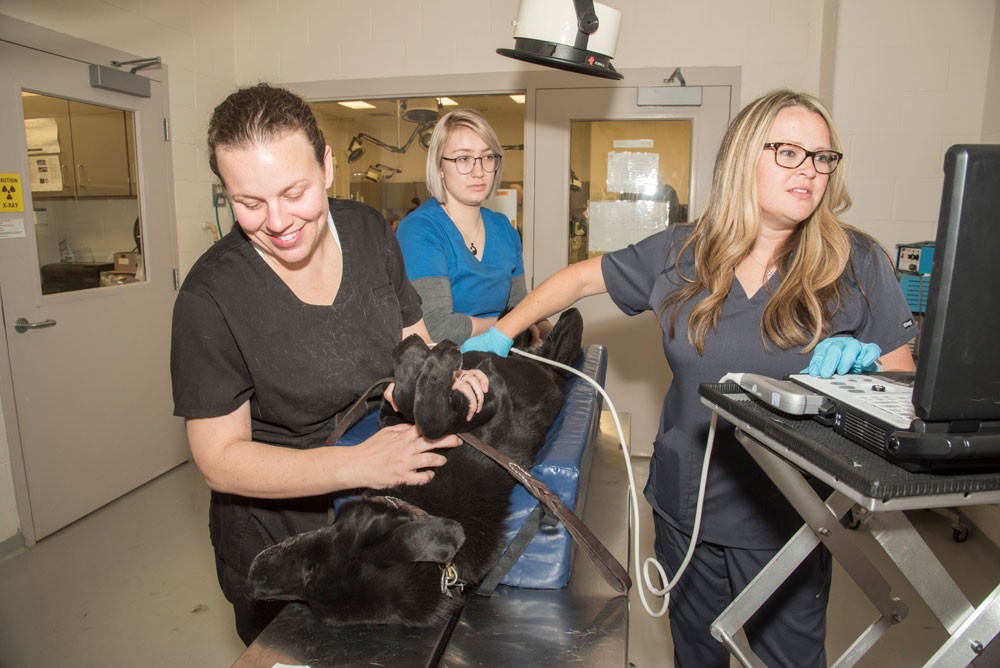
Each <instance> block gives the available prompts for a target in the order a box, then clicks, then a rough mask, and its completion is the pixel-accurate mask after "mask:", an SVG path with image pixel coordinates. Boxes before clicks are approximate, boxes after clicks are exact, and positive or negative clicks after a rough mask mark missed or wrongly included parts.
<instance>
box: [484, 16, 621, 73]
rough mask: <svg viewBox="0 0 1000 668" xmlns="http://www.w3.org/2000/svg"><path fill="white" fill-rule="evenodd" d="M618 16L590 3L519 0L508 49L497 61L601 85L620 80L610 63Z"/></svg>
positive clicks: (616, 43) (619, 23) (618, 23)
mask: <svg viewBox="0 0 1000 668" xmlns="http://www.w3.org/2000/svg"><path fill="white" fill-rule="evenodd" d="M621 18H622V15H621V12H619V11H617V10H615V9H612V8H611V7H607V6H605V5H602V4H600V3H598V2H594V1H593V0H521V4H520V6H519V7H518V11H517V19H516V20H515V21H514V48H513V49H497V53H499V54H500V55H501V56H507V57H508V58H514V59H516V60H523V61H526V62H529V63H534V64H536V65H545V66H546V67H554V68H556V69H560V70H568V71H570V72H577V73H579V74H588V75H590V76H595V77H602V78H604V79H622V78H624V77H623V75H622V74H620V73H619V72H618V71H617V70H615V68H614V66H613V65H612V64H611V59H612V58H614V56H615V47H616V46H617V45H618V31H619V28H620V27H621Z"/></svg>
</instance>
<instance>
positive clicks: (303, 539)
mask: <svg viewBox="0 0 1000 668" xmlns="http://www.w3.org/2000/svg"><path fill="white" fill-rule="evenodd" d="M464 541H465V532H464V531H463V529H462V526H461V525H460V524H459V523H458V522H455V521H453V520H449V519H445V518H442V517H434V516H431V515H428V514H427V513H424V512H423V511H421V510H420V509H419V508H416V507H414V506H412V505H410V504H408V503H405V502H403V501H401V500H399V499H395V498H392V497H367V498H361V499H356V500H352V501H348V502H345V503H344V504H342V505H341V507H340V509H339V511H338V512H337V520H336V521H335V522H334V523H333V524H331V525H330V526H326V527H323V528H321V529H316V530H314V531H309V532H306V533H303V534H299V535H297V536H292V537H291V538H288V539H286V540H284V541H283V542H281V543H279V544H277V545H273V546H271V547H269V548H267V549H265V550H263V551H262V552H261V553H260V554H258V555H257V556H256V557H255V558H254V560H253V563H252V564H251V566H250V574H249V576H248V577H247V583H246V589H245V593H246V596H247V598H248V599H251V600H261V599H270V600H286V601H287V600H298V601H305V602H306V603H309V604H310V605H313V606H314V607H316V608H317V609H318V610H320V611H321V612H322V614H323V616H324V617H326V618H327V619H329V620H330V621H334V622H340V623H354V622H357V621H385V619H384V616H385V615H386V614H391V613H386V612H384V611H385V610H390V611H391V610H392V609H393V608H394V607H395V605H396V602H395V601H394V598H395V597H396V596H398V594H399V592H400V591H404V590H405V589H406V585H407V584H408V578H410V577H411V575H412V573H411V571H412V569H411V566H412V565H413V564H415V563H418V562H430V563H433V564H444V563H447V562H449V561H451V559H452V558H453V557H454V556H455V553H456V552H457V551H458V548H459V547H461V545H462V543H463V542H464ZM431 584H433V585H435V586H436V583H431Z"/></svg>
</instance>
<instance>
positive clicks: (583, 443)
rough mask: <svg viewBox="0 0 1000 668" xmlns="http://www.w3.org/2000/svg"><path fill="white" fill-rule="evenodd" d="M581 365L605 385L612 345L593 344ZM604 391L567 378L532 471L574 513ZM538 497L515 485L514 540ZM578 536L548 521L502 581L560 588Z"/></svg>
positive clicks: (510, 534)
mask: <svg viewBox="0 0 1000 668" xmlns="http://www.w3.org/2000/svg"><path fill="white" fill-rule="evenodd" d="M576 368H577V370H579V371H582V372H583V373H584V374H585V375H587V376H588V377H590V378H593V379H594V380H596V381H597V382H598V384H600V385H601V386H602V387H603V386H604V379H605V376H606V375H607V368H608V355H607V349H606V348H605V347H604V346H602V345H596V344H593V345H590V346H588V347H587V348H586V349H585V350H584V351H583V354H582V355H581V356H580V359H579V361H578V362H577V364H576ZM602 404H603V400H602V398H601V395H600V394H599V393H598V392H597V390H596V389H594V388H593V387H592V386H591V385H590V384H589V383H587V382H585V381H584V380H583V379H581V378H578V377H576V376H572V377H571V379H570V380H569V381H567V383H566V399H565V401H564V403H563V408H562V411H560V413H559V415H558V416H557V417H556V420H555V422H553V423H552V426H551V427H550V428H549V432H548V435H547V436H546V438H545V444H544V445H543V446H542V449H541V450H540V451H539V453H538V456H537V457H536V458H535V466H534V467H533V468H532V469H531V473H532V474H533V475H534V476H535V477H536V478H538V479H539V480H541V481H542V482H543V483H544V484H545V486H546V487H548V488H549V489H551V490H552V491H553V492H555V493H556V494H557V495H558V496H559V498H560V499H561V500H562V502H563V503H564V504H566V506H567V507H568V508H570V509H572V510H573V512H575V513H577V514H579V513H580V512H581V511H582V507H583V502H584V498H583V495H582V494H581V493H580V482H581V480H583V481H585V474H586V473H588V472H589V465H590V459H591V456H592V454H593V443H594V441H595V440H596V436H597V430H598V428H599V423H600V416H601V405H602ZM537 505H538V501H537V500H536V499H535V498H534V497H533V496H531V494H529V493H528V492H527V491H526V490H525V489H524V487H522V486H520V485H518V486H517V487H515V488H514V492H513V493H512V494H511V499H510V514H509V515H508V517H507V536H506V539H505V544H509V543H510V542H511V541H512V540H513V539H514V536H515V535H516V534H517V532H518V530H519V529H520V528H521V525H523V524H524V522H525V520H526V519H527V517H528V515H529V514H530V513H531V511H532V510H533V509H534V508H535V506H537ZM572 543H573V539H572V537H571V536H570V535H569V533H568V532H567V531H566V528H565V527H563V525H562V524H561V523H560V524H559V525H557V526H555V527H546V526H544V525H543V526H542V527H541V528H539V530H538V533H537V534H535V537H534V539H533V540H532V541H531V543H529V544H528V547H527V548H526V549H525V551H524V553H523V554H522V555H521V558H520V559H519V560H518V562H517V563H516V564H514V566H513V568H511V570H510V571H509V572H508V573H507V575H506V576H504V578H503V580H501V581H500V582H501V584H504V585H508V586H511V587H524V588H527V589H559V588H560V587H565V586H566V584H567V583H568V582H569V574H570V567H571V566H572V563H571V559H572V554H573V550H572V547H573V545H572Z"/></svg>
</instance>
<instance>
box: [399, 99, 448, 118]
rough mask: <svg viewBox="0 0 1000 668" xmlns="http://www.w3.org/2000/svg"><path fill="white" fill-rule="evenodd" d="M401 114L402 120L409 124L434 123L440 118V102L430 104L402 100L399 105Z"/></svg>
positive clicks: (435, 100) (436, 100)
mask: <svg viewBox="0 0 1000 668" xmlns="http://www.w3.org/2000/svg"><path fill="white" fill-rule="evenodd" d="M399 108H400V110H401V111H402V112H403V120H404V121H409V122H411V123H434V122H436V121H437V119H438V118H440V116H441V100H439V99H434V100H432V101H431V102H412V101H409V100H403V101H402V103H401V104H400V105H399Z"/></svg>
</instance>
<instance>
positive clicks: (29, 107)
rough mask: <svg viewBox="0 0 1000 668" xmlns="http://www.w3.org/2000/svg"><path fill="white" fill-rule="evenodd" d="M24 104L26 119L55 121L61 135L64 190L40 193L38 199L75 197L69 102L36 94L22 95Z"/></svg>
mask: <svg viewBox="0 0 1000 668" xmlns="http://www.w3.org/2000/svg"><path fill="white" fill-rule="evenodd" d="M22 102H23V104H24V118H25V119H29V118H32V119H34V118H52V119H55V122H56V127H57V128H58V133H59V136H58V140H59V169H60V172H61V173H62V190H54V191H40V192H38V193H36V197H73V196H74V195H76V177H75V173H76V172H75V170H74V168H73V165H74V162H73V133H72V132H71V131H70V122H69V102H68V101H66V100H64V99H62V98H58V97H50V96H48V95H36V94H34V93H25V94H24V95H22ZM29 156H30V152H29Z"/></svg>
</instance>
